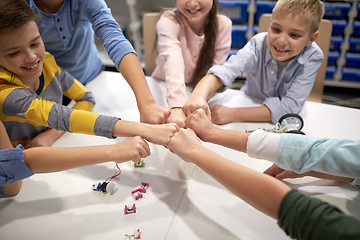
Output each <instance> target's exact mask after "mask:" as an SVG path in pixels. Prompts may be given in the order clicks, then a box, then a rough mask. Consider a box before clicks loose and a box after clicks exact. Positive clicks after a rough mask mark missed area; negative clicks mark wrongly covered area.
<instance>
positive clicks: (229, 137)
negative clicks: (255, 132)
mask: <svg viewBox="0 0 360 240" xmlns="http://www.w3.org/2000/svg"><path fill="white" fill-rule="evenodd" d="M249 135H250V133H243V132H239V131H234V130H228V129H222V128H218V127H216V128H215V129H214V130H213V131H211V132H210V133H209V138H208V139H207V140H208V142H211V143H215V144H218V145H221V146H224V147H228V148H231V149H234V150H237V151H241V152H246V144H247V140H248V137H249Z"/></svg>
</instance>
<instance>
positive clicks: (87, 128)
mask: <svg viewBox="0 0 360 240" xmlns="http://www.w3.org/2000/svg"><path fill="white" fill-rule="evenodd" d="M98 116H99V114H96V113H93V112H88V111H83V110H74V111H72V113H71V115H70V120H69V122H70V123H69V125H70V131H71V132H74V133H84V134H91V135H95V133H94V127H95V122H96V119H97V117H98Z"/></svg>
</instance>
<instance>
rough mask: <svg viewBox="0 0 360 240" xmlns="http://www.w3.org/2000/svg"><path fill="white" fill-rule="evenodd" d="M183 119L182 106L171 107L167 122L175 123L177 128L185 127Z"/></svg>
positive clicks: (184, 117)
mask: <svg viewBox="0 0 360 240" xmlns="http://www.w3.org/2000/svg"><path fill="white" fill-rule="evenodd" d="M185 119H186V116H185V113H184V112H183V110H182V108H172V109H171V110H170V116H169V118H168V119H167V123H176V124H177V125H178V126H179V128H183V127H185Z"/></svg>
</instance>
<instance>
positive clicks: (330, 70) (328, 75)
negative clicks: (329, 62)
mask: <svg viewBox="0 0 360 240" xmlns="http://www.w3.org/2000/svg"><path fill="white" fill-rule="evenodd" d="M335 73H336V67H333V66H331V67H327V68H326V74H325V79H328V80H332V79H334V74H335Z"/></svg>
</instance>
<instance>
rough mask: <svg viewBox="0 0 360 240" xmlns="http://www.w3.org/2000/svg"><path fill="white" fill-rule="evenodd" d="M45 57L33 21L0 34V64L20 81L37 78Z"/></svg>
mask: <svg viewBox="0 0 360 240" xmlns="http://www.w3.org/2000/svg"><path fill="white" fill-rule="evenodd" d="M44 59H45V47H44V43H43V41H42V39H41V36H40V33H39V29H38V27H37V25H36V23H35V22H34V21H29V22H27V23H26V24H24V25H23V26H21V27H20V28H16V29H13V30H9V31H7V32H5V33H2V34H1V35H0V66H1V67H2V68H5V69H7V70H8V71H10V72H12V73H14V74H15V75H17V76H18V77H19V78H20V80H21V81H23V82H24V81H26V82H28V81H33V80H37V79H38V78H39V77H40V75H41V73H42V67H43V63H44Z"/></svg>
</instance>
